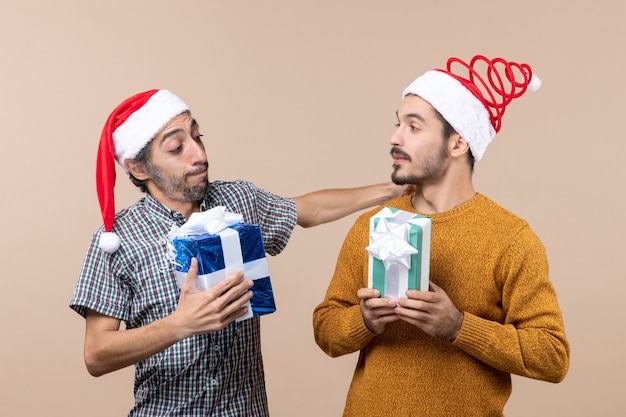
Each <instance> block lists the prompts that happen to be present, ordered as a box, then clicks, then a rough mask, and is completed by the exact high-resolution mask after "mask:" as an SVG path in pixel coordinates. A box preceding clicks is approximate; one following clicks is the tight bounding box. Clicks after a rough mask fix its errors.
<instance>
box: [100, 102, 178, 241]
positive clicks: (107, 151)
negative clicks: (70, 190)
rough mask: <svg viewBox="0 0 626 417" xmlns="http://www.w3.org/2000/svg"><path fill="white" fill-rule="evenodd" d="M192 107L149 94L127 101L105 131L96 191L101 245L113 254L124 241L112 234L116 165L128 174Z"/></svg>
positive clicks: (115, 112) (114, 115) (109, 119)
mask: <svg viewBox="0 0 626 417" xmlns="http://www.w3.org/2000/svg"><path fill="white" fill-rule="evenodd" d="M186 111H189V107H188V106H187V105H186V104H185V103H184V102H183V101H182V100H181V99H180V98H178V97H177V96H175V95H174V94H172V93H170V92H169V91H167V90H149V91H145V92H143V93H138V94H135V95H134V96H132V97H129V98H127V99H126V100H124V101H123V102H122V103H121V104H120V105H119V106H117V107H116V108H115V110H113V112H112V113H111V114H110V115H109V118H108V119H107V121H106V124H105V125H104V128H103V129H102V134H101V135H100V145H99V146H98V158H97V161H96V188H97V190H98V200H99V202H100V211H101V212H102V220H103V222H104V233H102V234H101V235H100V241H99V242H98V245H99V246H100V249H102V250H103V251H105V252H108V253H113V252H115V251H116V250H117V249H118V248H119V247H120V244H121V242H120V238H119V237H118V236H117V235H116V234H115V233H113V232H112V229H113V221H114V220H115V196H114V192H113V190H114V188H115V161H117V162H118V163H119V164H120V165H121V166H122V168H124V171H125V172H126V173H128V170H127V169H126V166H125V164H124V162H125V161H126V160H127V159H132V158H135V157H136V156H137V154H138V153H139V152H140V151H141V150H142V149H143V148H144V147H145V146H146V145H147V144H148V143H149V142H150V141H151V140H152V139H154V137H155V136H156V135H157V134H158V133H159V131H161V129H163V128H164V127H165V125H167V124H168V123H169V122H170V121H171V120H172V119H173V118H174V117H176V116H178V115H179V114H182V113H184V112H186Z"/></svg>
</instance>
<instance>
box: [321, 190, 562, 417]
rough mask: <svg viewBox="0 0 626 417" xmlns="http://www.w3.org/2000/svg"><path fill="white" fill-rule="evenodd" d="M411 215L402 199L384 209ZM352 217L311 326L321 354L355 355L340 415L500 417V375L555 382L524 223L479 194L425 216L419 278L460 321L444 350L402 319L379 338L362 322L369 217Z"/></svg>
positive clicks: (543, 294) (555, 319) (553, 300)
mask: <svg viewBox="0 0 626 417" xmlns="http://www.w3.org/2000/svg"><path fill="white" fill-rule="evenodd" d="M388 205H389V206H391V207H396V208H398V209H401V210H406V211H411V212H414V210H413V208H412V206H411V200H410V197H403V198H401V199H399V200H395V201H393V202H391V203H390V204H388ZM381 208H382V207H378V208H376V209H374V210H372V211H370V212H367V213H364V214H363V215H362V216H360V217H359V218H358V219H357V220H356V222H355V224H354V225H353V227H352V229H351V230H350V232H349V233H348V235H347V237H346V239H345V242H344V244H343V246H342V248H341V251H340V253H339V259H338V261H337V266H336V269H335V273H334V276H333V278H332V281H331V282H330V285H329V287H328V291H327V293H326V296H325V299H324V301H323V302H322V303H321V304H320V305H319V306H317V307H316V309H315V312H314V315H313V325H314V330H315V339H316V342H317V344H318V345H319V346H320V347H321V348H322V350H324V352H326V353H327V354H328V355H330V356H332V357H337V356H340V355H345V354H349V353H352V352H356V351H360V353H359V359H358V362H357V365H356V369H355V372H354V376H353V379H352V383H351V385H350V389H349V392H348V396H347V400H346V405H345V411H344V416H349V417H353V416H354V417H370V416H371V417H374V416H384V417H388V416H391V415H392V416H399V417H403V416H419V417H429V416H432V417H443V416H458V417H461V416H462V417H471V416H502V415H503V413H502V412H503V408H504V405H505V403H506V401H507V399H508V398H509V396H510V393H511V377H510V374H517V375H522V376H526V377H530V378H535V379H540V380H545V381H550V382H560V381H561V380H562V379H563V378H564V377H565V374H566V373H567V370H568V367H569V354H570V351H569V344H568V341H567V339H566V336H565V330H564V326H563V319H562V315H561V311H560V308H559V305H558V302H557V297H556V294H555V292H554V288H553V286H552V284H551V283H550V281H549V279H548V263H547V259H546V253H545V249H544V247H543V245H542V244H541V242H540V241H539V239H538V238H537V236H536V235H535V234H534V232H532V231H531V229H530V227H529V226H528V224H527V222H526V221H524V220H522V219H520V218H519V217H517V216H515V215H513V214H512V213H510V212H508V211H506V210H505V209H503V208H502V207H500V206H499V205H497V204H496V203H494V202H493V201H491V200H489V199H488V198H486V197H485V196H483V195H481V194H476V196H475V197H473V198H472V199H471V200H469V201H468V202H466V203H465V204H463V205H461V206H459V207H457V208H455V209H453V210H450V211H447V212H444V213H437V214H434V215H431V216H430V217H431V218H432V220H433V226H432V246H431V268H430V271H431V272H430V279H431V281H432V282H434V283H436V284H437V285H439V286H440V287H442V288H443V289H444V290H445V291H446V292H447V294H448V295H449V296H450V298H451V299H452V301H453V302H454V304H455V305H456V306H457V308H458V309H459V310H461V311H463V312H464V314H465V318H464V321H463V325H462V327H461V331H460V334H459V335H458V337H457V338H456V340H455V341H454V342H450V341H448V340H444V339H437V338H435V337H432V336H429V335H427V334H426V333H424V332H423V331H422V330H420V329H418V328H417V327H414V326H411V325H409V324H408V323H406V322H404V321H397V322H394V323H391V324H389V325H387V327H386V329H385V331H384V332H383V333H382V334H380V335H378V336H377V335H375V334H373V333H371V332H370V331H369V330H368V329H367V328H366V327H365V324H364V323H363V318H362V316H361V311H360V307H359V299H358V298H357V296H356V293H357V290H358V289H359V288H363V287H367V258H368V254H367V252H366V250H365V247H366V246H367V245H368V237H369V218H370V217H371V216H372V215H373V214H375V213H376V212H377V211H379V210H380V209H381Z"/></svg>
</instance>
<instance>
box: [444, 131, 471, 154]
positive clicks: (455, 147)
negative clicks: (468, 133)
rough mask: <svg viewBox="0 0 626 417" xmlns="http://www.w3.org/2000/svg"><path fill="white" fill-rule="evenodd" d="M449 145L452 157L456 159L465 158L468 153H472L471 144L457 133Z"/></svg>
mask: <svg viewBox="0 0 626 417" xmlns="http://www.w3.org/2000/svg"><path fill="white" fill-rule="evenodd" d="M448 144H449V149H448V150H449V151H450V155H452V156H453V157H455V158H458V157H460V156H463V155H465V154H466V153H467V152H471V151H470V146H469V143H468V142H467V141H466V140H465V139H463V136H461V135H459V134H458V133H455V134H453V135H452V136H451V137H450V140H449V141H448Z"/></svg>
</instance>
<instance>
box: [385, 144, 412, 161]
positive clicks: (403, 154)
mask: <svg viewBox="0 0 626 417" xmlns="http://www.w3.org/2000/svg"><path fill="white" fill-rule="evenodd" d="M389 155H391V156H394V155H397V156H401V157H402V158H404V159H406V160H407V161H410V160H411V156H410V155H409V154H408V153H406V152H404V151H403V150H402V149H400V148H398V147H397V146H393V147H392V148H391V150H390V151H389Z"/></svg>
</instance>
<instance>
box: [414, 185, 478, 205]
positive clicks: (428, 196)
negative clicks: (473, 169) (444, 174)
mask: <svg viewBox="0 0 626 417" xmlns="http://www.w3.org/2000/svg"><path fill="white" fill-rule="evenodd" d="M474 195H476V191H475V190H474V186H473V184H472V181H471V180H470V179H469V178H466V179H463V178H445V179H443V180H442V181H441V182H438V183H436V184H426V185H421V186H417V187H416V190H415V194H414V195H413V198H412V199H411V204H412V205H413V208H414V209H415V210H416V211H417V212H419V213H424V214H435V213H441V212H444V211H448V210H452V209H454V208H455V207H458V206H460V205H461V204H463V203H465V202H466V201H468V200H469V199H471V198H472V197H474Z"/></svg>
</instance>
